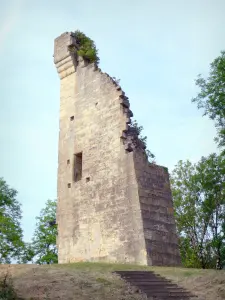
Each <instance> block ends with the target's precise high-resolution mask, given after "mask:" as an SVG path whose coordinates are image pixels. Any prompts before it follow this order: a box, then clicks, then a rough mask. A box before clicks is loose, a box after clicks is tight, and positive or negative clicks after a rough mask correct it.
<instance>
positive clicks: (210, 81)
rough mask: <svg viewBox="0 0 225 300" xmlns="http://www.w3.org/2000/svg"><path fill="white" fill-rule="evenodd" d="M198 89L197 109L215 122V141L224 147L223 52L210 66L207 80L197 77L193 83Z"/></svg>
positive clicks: (224, 93)
mask: <svg viewBox="0 0 225 300" xmlns="http://www.w3.org/2000/svg"><path fill="white" fill-rule="evenodd" d="M195 82H196V85H197V86H198V87H199V88H200V92H199V93H198V95H197V97H196V98H193V99H192V102H196V103H197V105H198V108H203V109H204V115H208V116H209V118H210V119H212V120H215V125H216V128H217V133H218V136H217V137H216V139H215V140H216V141H217V142H218V144H219V146H220V147H224V146H225V51H222V52H221V55H220V56H219V57H217V58H216V59H215V60H214V61H213V62H212V63H211V65H210V73H209V77H208V78H207V79H204V78H203V77H202V75H198V79H197V80H196V81H195Z"/></svg>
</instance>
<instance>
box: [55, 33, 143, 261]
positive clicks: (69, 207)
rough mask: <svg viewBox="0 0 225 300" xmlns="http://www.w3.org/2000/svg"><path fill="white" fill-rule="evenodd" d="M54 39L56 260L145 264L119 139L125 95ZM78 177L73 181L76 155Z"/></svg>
mask: <svg viewBox="0 0 225 300" xmlns="http://www.w3.org/2000/svg"><path fill="white" fill-rule="evenodd" d="M72 43H73V40H72V37H71V36H70V34H64V35H62V36H60V37H59V38H58V39H56V41H55V49H56V51H55V63H56V67H57V69H58V72H59V75H60V78H61V88H60V134H59V158H58V207H57V224H58V239H57V244H58V252H59V263H67V262H75V261H82V260H87V261H99V260H105V261H120V262H133V263H140V264H147V255H146V251H145V240H144V234H143V224H142V218H141V210H140V203H139V198H138V186H137V182H136V175H135V169H134V164H133V153H130V154H128V155H127V153H126V152H125V149H124V145H123V143H122V141H121V138H120V137H121V135H122V132H123V130H125V129H126V127H127V124H126V122H127V114H126V113H124V109H123V106H122V104H121V102H122V99H121V97H120V96H122V95H123V92H122V91H121V90H118V88H117V87H116V86H115V84H114V83H113V81H112V80H111V78H110V77H109V76H107V75H106V74H103V73H101V71H100V70H99V69H96V67H95V66H94V65H93V64H92V65H90V64H89V65H87V66H86V65H85V62H84V61H83V60H82V59H81V58H79V61H78V62H77V61H76V59H77V57H76V55H75V54H71V53H70V52H69V51H68V50H67V46H68V45H70V44H72ZM77 153H82V178H81V179H80V180H78V181H75V178H74V172H75V165H74V159H75V154H77Z"/></svg>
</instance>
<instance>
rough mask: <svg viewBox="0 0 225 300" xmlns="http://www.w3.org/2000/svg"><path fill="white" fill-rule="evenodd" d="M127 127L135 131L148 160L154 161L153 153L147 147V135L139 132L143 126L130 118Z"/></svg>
mask: <svg viewBox="0 0 225 300" xmlns="http://www.w3.org/2000/svg"><path fill="white" fill-rule="evenodd" d="M129 127H130V128H133V129H134V130H135V131H136V134H137V136H138V138H139V140H140V141H141V142H142V144H143V145H144V150H145V154H146V155H147V157H148V160H149V162H151V163H155V155H154V154H153V153H152V152H151V151H150V150H149V149H148V148H147V136H143V135H142V134H141V133H142V131H143V129H144V128H143V126H139V125H138V123H137V121H136V120H132V121H131V123H130V125H129Z"/></svg>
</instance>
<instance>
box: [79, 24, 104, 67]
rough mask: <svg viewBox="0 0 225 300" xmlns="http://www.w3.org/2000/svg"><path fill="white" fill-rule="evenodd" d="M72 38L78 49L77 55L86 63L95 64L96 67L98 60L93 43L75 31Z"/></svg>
mask: <svg viewBox="0 0 225 300" xmlns="http://www.w3.org/2000/svg"><path fill="white" fill-rule="evenodd" d="M74 37H75V39H76V43H77V45H78V47H79V50H78V51H77V54H78V55H79V56H81V57H83V58H84V59H85V60H87V61H88V62H90V63H96V64H97V65H98V64H99V61H100V59H99V57H98V50H97V49H96V45H95V43H94V41H93V40H91V39H90V38H89V37H87V36H86V35H85V34H84V33H83V32H81V31H79V30H76V31H75V32H74Z"/></svg>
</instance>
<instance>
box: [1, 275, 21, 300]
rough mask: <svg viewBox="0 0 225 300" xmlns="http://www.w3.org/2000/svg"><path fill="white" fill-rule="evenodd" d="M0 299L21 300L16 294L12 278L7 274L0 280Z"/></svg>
mask: <svg viewBox="0 0 225 300" xmlns="http://www.w3.org/2000/svg"><path fill="white" fill-rule="evenodd" d="M0 299H1V300H17V299H18V300H22V299H21V298H19V297H18V296H17V294H16V291H15V289H14V286H13V282H12V278H11V277H10V276H9V274H8V273H6V274H5V276H4V278H3V279H1V280H0Z"/></svg>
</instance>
